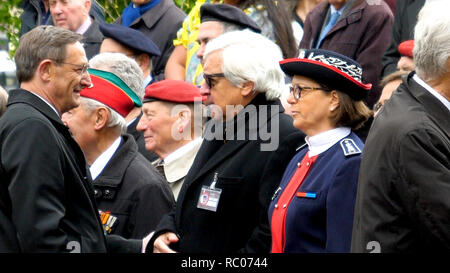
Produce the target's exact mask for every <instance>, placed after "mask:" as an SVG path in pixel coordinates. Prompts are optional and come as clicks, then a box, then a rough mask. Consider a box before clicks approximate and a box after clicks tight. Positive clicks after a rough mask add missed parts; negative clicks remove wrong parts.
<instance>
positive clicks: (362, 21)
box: [300, 0, 393, 108]
mask: <svg viewBox="0 0 450 273" xmlns="http://www.w3.org/2000/svg"><path fill="white" fill-rule="evenodd" d="M332 19H334V20H332ZM392 22H393V16H392V12H391V11H390V9H389V7H388V6H387V4H386V3H385V2H384V1H378V2H376V3H375V4H372V3H370V1H366V0H328V1H323V2H322V3H320V4H318V5H317V6H316V7H315V8H314V9H313V10H311V11H310V13H309V14H308V16H307V17H306V21H305V26H304V34H303V38H302V41H301V42H300V48H305V49H310V48H321V49H326V50H331V51H334V52H337V53H340V54H342V55H345V56H347V57H349V58H352V59H353V60H355V61H357V62H358V63H360V64H361V66H362V69H363V79H362V80H363V82H367V83H371V84H372V90H371V91H370V92H369V95H368V97H367V98H366V99H365V102H366V103H367V105H368V106H369V107H370V108H371V107H372V106H373V105H374V104H375V103H376V102H377V100H378V97H379V96H380V94H381V87H380V86H379V84H378V81H379V79H380V73H381V63H380V60H381V57H382V56H383V53H384V51H385V50H386V48H387V45H388V43H389V39H390V34H391V27H392Z"/></svg>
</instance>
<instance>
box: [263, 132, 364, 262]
mask: <svg viewBox="0 0 450 273" xmlns="http://www.w3.org/2000/svg"><path fill="white" fill-rule="evenodd" d="M346 139H351V140H353V142H351V141H350V144H351V146H352V147H351V148H355V149H354V150H356V151H354V152H353V153H349V152H351V151H350V150H349V149H348V145H344V141H346ZM341 143H342V144H341ZM347 143H349V141H347ZM353 144H354V145H353ZM363 147H364V144H363V142H362V141H361V140H360V139H359V137H358V136H357V135H356V134H354V133H351V134H350V135H348V136H347V137H345V138H343V139H342V140H339V141H338V142H337V143H336V144H335V145H333V146H332V147H331V148H330V149H328V150H327V151H325V152H323V153H321V154H319V156H318V157H317V159H316V161H315V162H314V164H313V166H312V167H311V170H310V171H309V174H308V176H307V177H306V178H305V181H303V183H302V185H301V186H300V188H299V190H298V191H297V192H307V193H313V194H312V195H311V196H314V194H315V198H314V197H298V196H297V195H295V196H294V197H293V199H292V201H291V202H290V204H289V206H288V208H287V215H286V223H285V225H286V227H285V229H286V239H285V248H284V252H286V253H289V252H294V253H304V252H315V253H317V252H349V251H350V243H351V237H352V225H353V209H354V204H355V198H356V190H357V182H358V174H359V165H360V162H361V151H362V150H363ZM308 150H309V149H308V147H307V146H306V145H305V146H304V147H303V148H302V149H300V151H299V152H298V153H297V154H296V155H295V156H294V158H293V159H292V160H291V162H290V163H289V165H288V167H287V168H286V171H285V172H284V175H283V178H282V180H281V184H280V188H281V189H280V190H278V192H277V193H276V194H275V195H274V198H273V200H272V202H271V204H270V207H269V211H268V214H269V223H271V221H272V213H273V210H274V205H275V204H276V203H277V202H278V199H279V198H280V196H281V193H282V192H283V190H284V189H285V188H286V186H287V184H288V183H289V180H290V179H291V177H292V176H293V175H294V173H295V171H296V169H297V163H298V162H301V161H302V159H303V157H304V156H305V154H306V153H307V152H308ZM357 150H359V152H358V151H357Z"/></svg>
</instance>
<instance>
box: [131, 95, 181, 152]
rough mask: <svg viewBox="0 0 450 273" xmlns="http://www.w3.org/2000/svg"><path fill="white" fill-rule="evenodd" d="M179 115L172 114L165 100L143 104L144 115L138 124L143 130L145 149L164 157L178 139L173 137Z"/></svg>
mask: <svg viewBox="0 0 450 273" xmlns="http://www.w3.org/2000/svg"><path fill="white" fill-rule="evenodd" d="M176 120H177V117H173V116H171V109H170V107H169V106H167V105H166V104H165V103H164V102H161V101H152V102H146V103H144V105H142V116H141V119H140V120H139V123H138V124H137V126H136V129H137V130H138V131H141V132H143V135H144V139H145V149H147V150H149V151H152V152H154V153H155V154H157V155H158V156H160V157H161V158H164V157H165V156H166V155H167V154H168V153H170V151H172V147H173V146H174V143H176V142H177V141H176V140H174V138H173V137H172V134H173V133H172V127H173V124H174V123H175V121H176Z"/></svg>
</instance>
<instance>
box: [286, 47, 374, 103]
mask: <svg viewBox="0 0 450 273" xmlns="http://www.w3.org/2000/svg"><path fill="white" fill-rule="evenodd" d="M280 66H281V69H282V70H283V71H284V73H286V74H288V75H290V76H294V75H301V76H305V77H308V78H311V79H313V80H315V81H317V82H319V83H322V84H324V85H326V86H328V87H330V88H333V89H337V90H339V91H341V92H345V93H347V94H348V95H349V96H350V97H351V98H352V99H354V100H362V99H364V98H365V97H366V95H367V93H368V91H369V90H370V88H371V87H372V84H370V83H368V84H364V83H362V80H361V79H362V68H361V65H360V64H359V63H358V62H356V61H354V60H352V59H350V58H349V57H346V56H344V55H341V54H339V53H336V52H333V51H329V50H323V49H308V50H300V54H299V58H291V59H285V60H282V61H280Z"/></svg>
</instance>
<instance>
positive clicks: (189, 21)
mask: <svg viewBox="0 0 450 273" xmlns="http://www.w3.org/2000/svg"><path fill="white" fill-rule="evenodd" d="M283 1H284V0H283ZM283 1H277V2H276V3H277V4H276V5H275V4H274V2H273V1H268V0H261V1H259V0H258V1H227V0H225V1H223V3H224V4H217V5H220V6H222V7H221V8H218V9H217V10H214V8H212V7H208V8H207V9H208V11H206V10H205V13H211V14H212V13H213V12H214V13H216V15H215V16H214V17H215V21H218V22H226V23H233V24H237V25H239V26H240V27H239V29H243V28H245V25H242V22H244V23H245V24H246V25H248V23H246V21H248V19H245V18H243V16H242V15H241V13H240V12H236V11H235V10H233V9H230V8H227V6H228V5H232V6H235V7H237V9H236V10H241V11H243V13H244V14H247V15H248V17H250V18H251V19H252V21H253V22H254V23H256V25H257V26H258V27H257V28H258V29H259V31H262V34H263V35H264V36H266V37H268V38H270V39H271V40H272V41H276V43H277V44H278V45H279V46H280V47H281V49H282V52H283V55H286V56H288V57H294V56H296V54H297V45H298V44H296V43H295V38H294V36H293V34H292V29H291V25H290V22H289V16H290V15H289V14H288V13H287V12H286V10H285V7H284V3H283ZM213 4H216V1H203V2H202V1H197V4H196V6H195V7H194V8H193V10H191V12H190V13H189V15H188V17H187V18H186V19H185V22H184V23H183V28H182V29H180V30H179V32H178V33H177V39H176V40H174V45H175V46H176V47H175V50H174V53H173V56H171V58H170V59H169V61H168V65H167V66H166V71H167V73H169V78H170V79H178V80H185V81H188V82H192V83H193V84H194V85H198V86H200V85H201V84H202V83H203V78H202V71H203V67H202V65H201V61H200V60H199V59H198V54H197V53H196V52H197V51H198V50H199V49H200V47H201V45H200V44H201V37H198V35H199V32H200V31H201V30H200V24H201V22H203V20H199V17H200V18H201V17H202V16H201V7H202V6H203V5H208V6H210V5H213ZM224 7H225V8H224ZM210 16H211V15H210ZM252 25H253V24H252ZM250 28H251V29H254V27H250ZM232 30H237V29H228V27H226V28H224V29H223V30H222V31H221V33H222V34H223V33H225V32H228V31H232ZM202 32H203V33H204V31H202ZM204 34H205V33H204ZM212 34H213V32H211V31H208V34H207V35H208V36H216V37H217V36H218V35H219V34H218V33H217V32H215V33H214V35H212ZM212 38H215V37H211V39H212Z"/></svg>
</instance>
